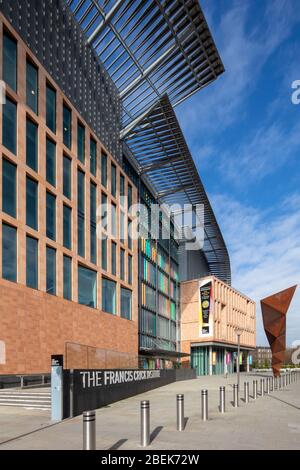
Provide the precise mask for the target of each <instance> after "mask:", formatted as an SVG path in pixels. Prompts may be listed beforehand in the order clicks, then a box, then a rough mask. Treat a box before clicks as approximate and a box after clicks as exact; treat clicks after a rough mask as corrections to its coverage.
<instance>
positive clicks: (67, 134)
mask: <svg viewBox="0 0 300 470" xmlns="http://www.w3.org/2000/svg"><path fill="white" fill-rule="evenodd" d="M63 140H64V144H65V146H66V147H68V148H69V149H70V148H71V145H72V112H71V110H70V108H68V106H66V105H65V104H64V106H63Z"/></svg>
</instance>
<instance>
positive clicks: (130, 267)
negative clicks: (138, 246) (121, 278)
mask: <svg viewBox="0 0 300 470" xmlns="http://www.w3.org/2000/svg"><path fill="white" fill-rule="evenodd" d="M127 275H128V284H132V256H131V255H128V274H127Z"/></svg>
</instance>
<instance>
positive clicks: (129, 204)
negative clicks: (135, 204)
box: [127, 184, 132, 212]
mask: <svg viewBox="0 0 300 470" xmlns="http://www.w3.org/2000/svg"><path fill="white" fill-rule="evenodd" d="M127 199H128V212H130V208H131V206H132V186H131V185H130V184H129V185H128V194H127Z"/></svg>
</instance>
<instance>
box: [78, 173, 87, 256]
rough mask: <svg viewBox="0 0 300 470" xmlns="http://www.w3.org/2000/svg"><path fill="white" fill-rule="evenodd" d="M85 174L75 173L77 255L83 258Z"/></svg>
mask: <svg viewBox="0 0 300 470" xmlns="http://www.w3.org/2000/svg"><path fill="white" fill-rule="evenodd" d="M84 185H85V174H84V173H83V171H81V170H78V172H77V209H78V219H77V221H78V254H79V256H82V257H83V258H84V256H85V233H84V231H85V188H84Z"/></svg>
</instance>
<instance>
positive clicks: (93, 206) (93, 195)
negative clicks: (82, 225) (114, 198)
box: [90, 183, 97, 264]
mask: <svg viewBox="0 0 300 470" xmlns="http://www.w3.org/2000/svg"><path fill="white" fill-rule="evenodd" d="M96 212H97V186H96V185H95V184H94V183H91V186H90V237H91V239H90V245H91V262H92V263H94V264H96V263H97V217H96Z"/></svg>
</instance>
